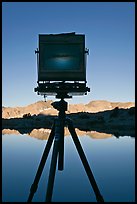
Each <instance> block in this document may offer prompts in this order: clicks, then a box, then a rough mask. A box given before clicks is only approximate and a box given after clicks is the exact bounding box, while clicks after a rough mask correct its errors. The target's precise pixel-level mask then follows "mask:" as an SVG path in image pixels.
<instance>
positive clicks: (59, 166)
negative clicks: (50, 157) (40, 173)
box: [58, 120, 64, 171]
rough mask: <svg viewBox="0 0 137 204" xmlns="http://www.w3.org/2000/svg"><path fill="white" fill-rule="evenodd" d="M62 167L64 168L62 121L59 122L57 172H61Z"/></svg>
mask: <svg viewBox="0 0 137 204" xmlns="http://www.w3.org/2000/svg"><path fill="white" fill-rule="evenodd" d="M63 167H64V120H60V142H59V156H58V170H60V171H62V170H63Z"/></svg>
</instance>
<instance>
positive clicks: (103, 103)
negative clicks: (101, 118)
mask: <svg viewBox="0 0 137 204" xmlns="http://www.w3.org/2000/svg"><path fill="white" fill-rule="evenodd" d="M52 102H53V101H52V100H48V101H46V102H45V101H37V102H35V103H32V104H29V105H27V106H24V107H19V106H18V107H2V118H6V119H9V118H16V117H23V116H24V115H25V114H30V115H39V114H45V115H57V114H58V111H57V110H56V109H54V108H53V107H52V105H51V103H52ZM116 107H118V108H124V109H127V108H131V107H135V103H134V102H110V101H107V100H94V101H90V102H89V103H87V104H83V103H79V104H68V111H66V113H77V112H89V113H96V112H100V111H105V110H112V109H114V108H116Z"/></svg>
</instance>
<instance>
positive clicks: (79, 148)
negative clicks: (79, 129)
mask: <svg viewBox="0 0 137 204" xmlns="http://www.w3.org/2000/svg"><path fill="white" fill-rule="evenodd" d="M68 129H69V131H70V133H71V135H72V138H73V141H74V143H75V146H76V148H77V151H78V153H79V156H80V158H81V161H82V163H83V165H84V168H85V171H86V173H87V176H88V178H89V181H90V183H91V185H92V187H93V190H94V192H95V195H96V199H97V201H98V202H104V199H103V197H102V195H101V194H100V191H99V188H98V186H97V184H96V181H95V179H94V176H93V173H92V171H91V169H90V166H89V164H88V161H87V159H86V156H85V154H84V151H83V149H82V146H81V144H80V141H79V139H78V136H77V134H76V131H75V129H74V127H73V124H72V122H71V121H70V120H68Z"/></svg>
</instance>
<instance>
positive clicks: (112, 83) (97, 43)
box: [2, 2, 135, 106]
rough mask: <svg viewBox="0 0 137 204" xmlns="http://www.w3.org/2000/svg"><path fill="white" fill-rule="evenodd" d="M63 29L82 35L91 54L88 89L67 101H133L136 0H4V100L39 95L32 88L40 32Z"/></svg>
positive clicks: (20, 102)
mask: <svg viewBox="0 0 137 204" xmlns="http://www.w3.org/2000/svg"><path fill="white" fill-rule="evenodd" d="M65 32H66V33H68V32H76V34H85V37H86V47H87V48H88V49H89V53H90V54H89V56H88V60H87V82H88V87H90V89H91V92H90V93H88V94H87V95H85V96H77V97H76V96H74V97H73V99H69V102H70V103H88V102H89V101H93V100H108V101H120V102H128V101H131V102H134V100H135V3H134V2H102V3H101V2H3V3H2V105H3V106H25V105H28V104H31V103H34V102H36V101H39V100H43V97H42V96H38V95H37V94H36V92H34V88H35V87H37V67H36V55H35V54H34V51H35V49H36V48H37V47H38V34H58V33H65ZM47 99H52V100H56V99H55V97H48V98H47Z"/></svg>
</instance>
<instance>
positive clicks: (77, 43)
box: [35, 33, 90, 98]
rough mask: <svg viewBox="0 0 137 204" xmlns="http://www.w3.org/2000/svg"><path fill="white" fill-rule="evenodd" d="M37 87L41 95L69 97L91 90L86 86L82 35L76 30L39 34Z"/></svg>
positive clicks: (84, 52)
mask: <svg viewBox="0 0 137 204" xmlns="http://www.w3.org/2000/svg"><path fill="white" fill-rule="evenodd" d="M35 53H37V56H38V58H37V60H38V81H37V83H38V87H37V88H35V92H37V93H38V94H41V95H56V98H71V96H72V95H83V94H87V91H90V89H89V88H88V87H86V55H87V54H88V49H85V35H76V34H75V33H66V34H48V35H41V34H40V35H39V49H37V50H36V51H35Z"/></svg>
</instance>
